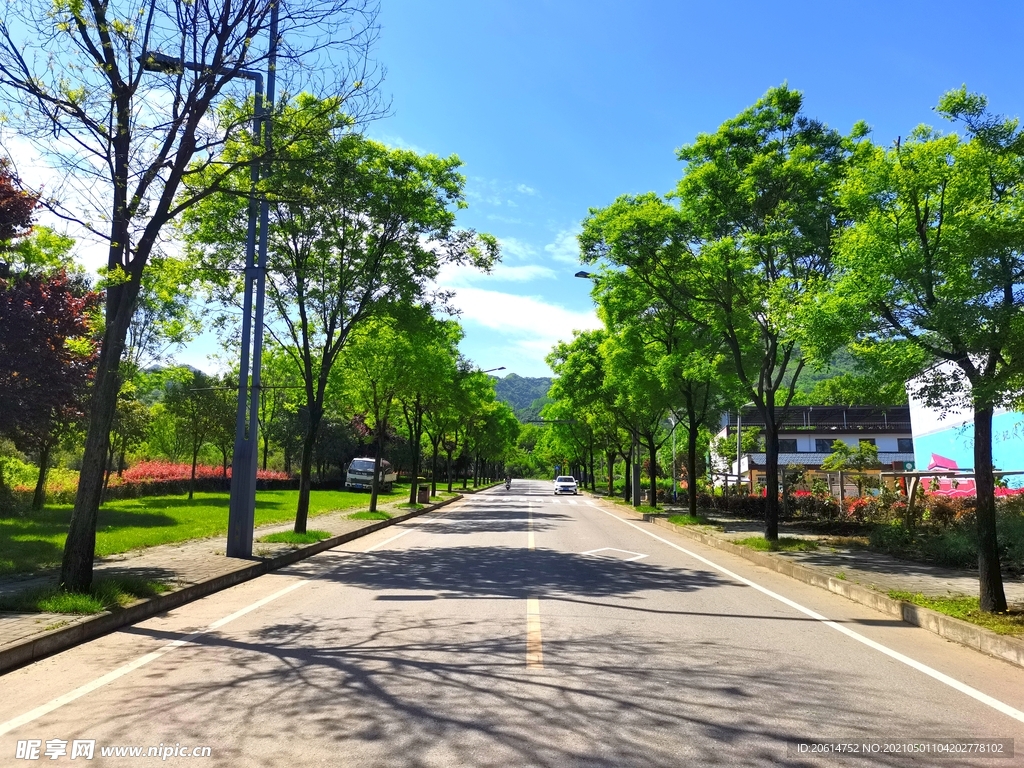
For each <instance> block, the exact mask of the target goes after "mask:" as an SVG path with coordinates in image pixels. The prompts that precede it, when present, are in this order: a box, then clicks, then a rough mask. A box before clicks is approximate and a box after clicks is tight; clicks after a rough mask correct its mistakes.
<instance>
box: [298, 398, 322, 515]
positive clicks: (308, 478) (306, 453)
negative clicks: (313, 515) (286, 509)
mask: <svg viewBox="0 0 1024 768" xmlns="http://www.w3.org/2000/svg"><path fill="white" fill-rule="evenodd" d="M322 413H323V412H322V410H321V409H320V407H318V406H314V407H312V408H310V409H309V426H308V427H307V431H306V437H305V438H304V439H303V441H302V459H301V461H300V464H299V502H298V504H297V505H296V509H295V532H296V533H305V532H306V523H307V522H308V520H309V492H310V485H311V484H312V475H313V449H314V448H315V446H316V434H317V432H318V431H319V429H320V417H321V415H322Z"/></svg>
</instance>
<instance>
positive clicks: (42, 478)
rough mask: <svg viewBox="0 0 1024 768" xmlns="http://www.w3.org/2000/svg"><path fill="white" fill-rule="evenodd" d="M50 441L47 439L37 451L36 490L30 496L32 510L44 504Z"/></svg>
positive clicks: (51, 445)
mask: <svg viewBox="0 0 1024 768" xmlns="http://www.w3.org/2000/svg"><path fill="white" fill-rule="evenodd" d="M51 448H53V443H52V441H51V440H50V439H49V438H47V439H46V440H44V441H43V445H42V447H41V448H40V449H39V477H38V478H36V490H35V493H33V494H32V509H35V510H40V509H42V508H43V505H44V504H46V473H47V472H48V471H49V469H50V449H51Z"/></svg>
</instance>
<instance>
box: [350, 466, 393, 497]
mask: <svg viewBox="0 0 1024 768" xmlns="http://www.w3.org/2000/svg"><path fill="white" fill-rule="evenodd" d="M396 480H398V472H397V471H395V469H394V468H393V467H392V466H391V464H390V463H388V462H387V461H385V460H384V459H381V461H380V477H379V478H378V480H377V487H378V488H379V489H380V491H381V493H391V486H392V485H394V483H395V481H396ZM372 484H373V459H365V458H361V459H352V463H351V464H349V465H348V472H347V473H346V474H345V487H346V488H351V489H353V490H357V491H363V490H366V491H368V490H370V488H371V487H372Z"/></svg>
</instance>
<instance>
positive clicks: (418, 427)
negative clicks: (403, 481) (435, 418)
mask: <svg viewBox="0 0 1024 768" xmlns="http://www.w3.org/2000/svg"><path fill="white" fill-rule="evenodd" d="M405 423H406V426H407V427H408V428H409V446H410V447H411V448H412V470H411V472H412V475H411V477H410V478H409V503H410V504H415V503H416V495H417V491H418V490H419V489H418V487H417V486H418V483H417V482H416V481H417V480H418V479H419V475H420V462H421V460H422V456H421V455H420V442H421V440H422V438H423V414H422V413H421V410H420V396H419V395H418V394H417V395H416V400H415V402H414V403H413V411H412V418H409V415H408V413H407V412H406V420H405Z"/></svg>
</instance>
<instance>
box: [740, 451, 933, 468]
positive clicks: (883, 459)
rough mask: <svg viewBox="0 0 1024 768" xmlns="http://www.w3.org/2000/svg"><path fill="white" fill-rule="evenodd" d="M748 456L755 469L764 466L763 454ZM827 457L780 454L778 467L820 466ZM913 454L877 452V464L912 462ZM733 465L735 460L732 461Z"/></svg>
mask: <svg viewBox="0 0 1024 768" xmlns="http://www.w3.org/2000/svg"><path fill="white" fill-rule="evenodd" d="M747 455H749V456H750V461H751V462H752V463H753V464H754V466H757V467H763V466H765V454H763V453H751V454H747ZM828 456H831V454H829V453H780V454H779V465H780V466H783V467H784V466H786V465H788V464H803V465H805V466H806V465H813V466H821V462H823V461H824V460H825V459H826V458H827V457H828ZM913 460H914V454H912V453H899V452H896V451H879V452H878V463H879V464H881V465H882V468H883V469H885V468H887V467H892V463H893V462H894V461H913ZM733 462H734V463H735V459H733Z"/></svg>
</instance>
